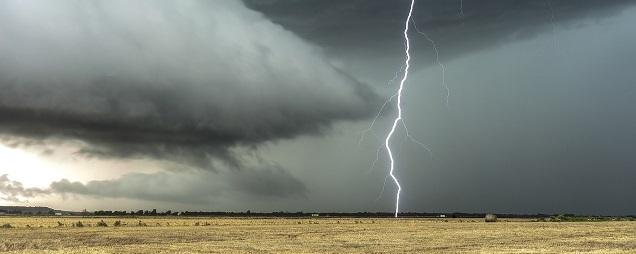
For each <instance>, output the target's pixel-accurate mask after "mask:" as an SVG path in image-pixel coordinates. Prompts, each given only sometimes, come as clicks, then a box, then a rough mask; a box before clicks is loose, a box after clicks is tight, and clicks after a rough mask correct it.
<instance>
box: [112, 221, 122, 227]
mask: <svg viewBox="0 0 636 254" xmlns="http://www.w3.org/2000/svg"><path fill="white" fill-rule="evenodd" d="M113 226H115V227H121V221H120V220H118V221H115V224H113Z"/></svg>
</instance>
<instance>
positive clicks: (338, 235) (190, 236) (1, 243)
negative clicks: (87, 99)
mask: <svg viewBox="0 0 636 254" xmlns="http://www.w3.org/2000/svg"><path fill="white" fill-rule="evenodd" d="M101 220H103V221H104V222H105V223H106V224H108V227H97V226H96V225H97V224H98V223H99V222H100V221H101ZM118 220H119V221H121V226H119V227H115V226H113V225H114V223H115V221H118ZM78 221H81V222H82V224H84V227H72V223H77V222H78ZM140 221H141V225H140ZM58 222H60V223H61V224H63V225H61V226H60V224H58ZM7 223H8V224H11V225H12V226H13V228H0V252H2V253H153V254H155V253H636V222H633V221H612V222H531V221H522V220H509V221H502V222H497V223H484V222H482V221H481V220H466V219H464V220H459V219H449V220H446V221H445V220H437V219H342V218H340V219H337V218H319V219H309V218H303V219H271V218H270V219H247V218H238V219H235V218H180V217H168V218H147V217H143V218H112V217H109V218H82V217H0V225H3V224H7ZM197 225H198V226H197Z"/></svg>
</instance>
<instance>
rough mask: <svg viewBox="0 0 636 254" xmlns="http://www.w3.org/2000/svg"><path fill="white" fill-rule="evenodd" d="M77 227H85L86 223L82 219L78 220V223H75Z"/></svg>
mask: <svg viewBox="0 0 636 254" xmlns="http://www.w3.org/2000/svg"><path fill="white" fill-rule="evenodd" d="M75 227H78V228H83V227H84V224H83V223H82V222H81V221H78V222H77V223H75Z"/></svg>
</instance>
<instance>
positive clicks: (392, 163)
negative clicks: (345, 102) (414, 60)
mask: <svg viewBox="0 0 636 254" xmlns="http://www.w3.org/2000/svg"><path fill="white" fill-rule="evenodd" d="M414 6H415V0H411V6H410V8H409V15H408V17H407V18H406V21H405V22H404V40H405V42H406V48H405V54H406V60H405V62H404V76H403V77H402V80H401V81H400V86H399V88H398V91H397V103H396V104H397V109H398V110H397V117H396V118H395V120H393V125H392V126H391V130H390V131H389V133H388V134H387V136H386V140H385V141H384V146H385V147H386V150H387V153H388V155H389V161H390V168H389V169H390V170H389V176H391V178H392V179H393V182H394V183H395V185H396V186H397V193H396V195H395V217H396V218H397V217H398V213H399V211H400V192H401V191H402V186H401V185H400V181H398V179H397V177H395V174H394V173H395V160H394V159H393V151H392V150H391V138H392V137H393V134H395V130H396V129H397V126H398V124H399V123H400V122H401V121H402V90H403V89H404V83H405V82H406V80H408V78H409V69H410V67H411V41H410V40H409V27H410V23H411V17H412V16H413V7H414Z"/></svg>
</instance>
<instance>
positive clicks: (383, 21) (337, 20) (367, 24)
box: [245, 0, 634, 60]
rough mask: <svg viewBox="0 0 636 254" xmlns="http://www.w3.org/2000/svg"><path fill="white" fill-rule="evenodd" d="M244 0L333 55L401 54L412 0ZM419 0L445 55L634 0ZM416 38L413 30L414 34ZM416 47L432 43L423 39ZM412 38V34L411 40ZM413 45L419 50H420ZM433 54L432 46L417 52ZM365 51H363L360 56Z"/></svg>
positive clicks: (420, 21)
mask: <svg viewBox="0 0 636 254" xmlns="http://www.w3.org/2000/svg"><path fill="white" fill-rule="evenodd" d="M245 2H246V3H247V4H248V6H249V7H251V8H253V9H255V10H258V11H261V12H263V13H265V14H266V15H267V16H268V17H269V18H270V19H272V20H273V21H275V22H277V23H279V24H282V25H283V26H284V27H285V28H288V29H290V30H291V31H293V32H295V33H297V34H299V35H300V36H302V37H304V38H307V39H308V40H311V41H314V42H316V43H318V44H320V45H322V46H324V47H326V48H328V49H330V50H331V51H333V52H334V53H335V54H347V52H353V54H362V55H360V56H361V57H368V56H369V55H371V56H374V55H375V56H382V57H391V56H400V55H401V54H400V53H401V50H402V47H400V45H401V44H402V43H403V42H402V37H401V31H402V30H403V26H404V18H405V15H406V11H407V10H408V6H409V4H410V1H408V0H398V1H385V0H370V1H369V0H351V1H335V0H333V1H323V0H307V1H286V0H271V1H259V0H245ZM460 3H461V0H418V1H416V6H415V10H414V20H415V21H416V23H417V26H418V27H419V28H420V29H421V30H423V31H425V32H426V33H427V34H428V35H429V36H430V37H431V38H433V39H434V40H435V41H436V42H437V45H438V47H440V48H441V50H442V53H443V54H442V55H441V57H442V58H443V59H445V60H448V59H451V58H456V57H459V56H461V55H464V54H467V53H470V52H474V51H476V50H480V49H485V48H492V47H493V46H496V45H499V44H502V43H505V42H510V41H513V40H519V39H527V38H531V37H534V36H536V35H537V34H538V33H539V32H541V31H544V30H546V29H550V28H551V27H552V24H551V22H556V23H560V24H561V25H564V24H565V25H567V24H568V22H570V21H574V20H577V19H580V18H584V17H607V16H611V15H614V14H616V13H618V12H619V11H620V10H622V9H623V8H624V7H625V6H626V5H631V4H634V1H631V0H583V1H581V0H513V1H511V0H486V1H480V0H463V13H462V10H461V9H460ZM416 38H417V37H416ZM420 39H421V40H422V42H421V43H417V44H418V45H419V46H418V47H417V48H420V49H421V48H423V47H429V43H428V42H426V41H424V40H423V39H422V38H420ZM415 40H417V39H415ZM417 48H416V49H415V50H416V51H418V49H417ZM422 52H425V54H431V52H430V51H429V50H422V51H419V53H422ZM364 55H367V56H364Z"/></svg>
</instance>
